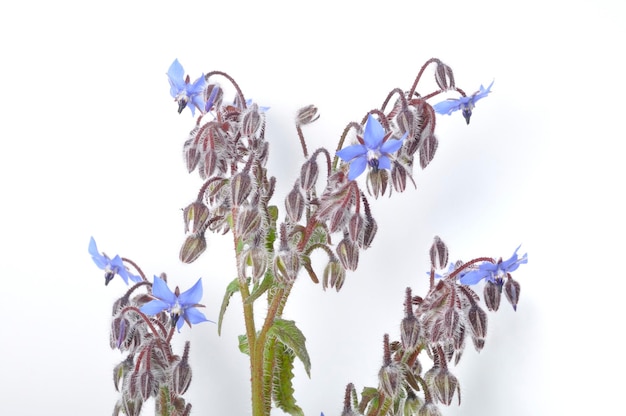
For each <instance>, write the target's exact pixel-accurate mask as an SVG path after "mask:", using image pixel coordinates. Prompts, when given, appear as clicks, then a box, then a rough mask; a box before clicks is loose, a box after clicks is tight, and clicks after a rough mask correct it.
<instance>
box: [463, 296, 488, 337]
mask: <svg viewBox="0 0 626 416" xmlns="http://www.w3.org/2000/svg"><path fill="white" fill-rule="evenodd" d="M467 320H468V321H469V323H470V327H471V328H472V333H473V334H474V336H476V337H478V338H485V337H486V336H487V313H486V312H485V311H483V310H482V309H481V308H480V306H478V305H477V304H473V305H472V306H471V307H470V308H469V311H468V312H467Z"/></svg>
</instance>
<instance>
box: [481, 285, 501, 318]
mask: <svg viewBox="0 0 626 416" xmlns="http://www.w3.org/2000/svg"><path fill="white" fill-rule="evenodd" d="M501 294H502V287H501V286H499V285H498V284H496V283H493V282H492V281H490V280H487V283H485V288H484V290H483V296H484V298H485V305H487V309H488V310H490V311H497V310H498V308H499V307H500V297H501Z"/></svg>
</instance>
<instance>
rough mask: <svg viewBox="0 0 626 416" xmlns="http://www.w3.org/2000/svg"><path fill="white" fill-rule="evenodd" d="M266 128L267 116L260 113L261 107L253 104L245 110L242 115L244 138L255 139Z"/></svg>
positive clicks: (242, 133)
mask: <svg viewBox="0 0 626 416" xmlns="http://www.w3.org/2000/svg"><path fill="white" fill-rule="evenodd" d="M264 127H265V116H264V114H263V113H262V112H261V111H259V106H258V105H257V104H256V103H253V104H252V105H251V106H250V107H248V108H247V109H246V110H244V112H243V114H242V115H241V135H242V136H244V137H254V136H256V135H257V134H258V133H259V132H261V131H262V130H263V128H264Z"/></svg>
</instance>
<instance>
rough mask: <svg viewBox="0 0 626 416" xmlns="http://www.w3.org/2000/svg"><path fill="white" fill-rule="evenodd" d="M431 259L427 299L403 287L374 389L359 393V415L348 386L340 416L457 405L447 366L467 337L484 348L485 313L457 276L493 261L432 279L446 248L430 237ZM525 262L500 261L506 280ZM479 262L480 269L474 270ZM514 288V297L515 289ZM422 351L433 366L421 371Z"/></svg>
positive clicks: (458, 266) (431, 411)
mask: <svg viewBox="0 0 626 416" xmlns="http://www.w3.org/2000/svg"><path fill="white" fill-rule="evenodd" d="M516 252H517V250H516ZM430 258H431V273H430V274H431V287H430V290H429V292H428V293H427V295H426V297H424V298H420V297H417V296H413V294H412V291H411V289H410V288H407V290H406V294H405V300H404V311H405V316H404V318H403V319H402V321H401V323H400V340H399V341H395V342H390V340H389V335H387V334H385V336H384V340H383V365H382V367H381V369H380V371H379V385H378V387H377V388H373V387H366V388H364V389H363V393H362V395H361V401H360V403H359V404H358V410H359V412H355V411H353V410H352V402H353V401H354V400H353V396H355V394H356V393H355V392H354V385H352V384H348V386H347V388H346V399H345V401H344V413H343V414H350V415H361V414H371V413H370V412H372V411H374V410H375V409H376V413H377V414H417V415H440V414H441V412H440V411H439V409H438V408H437V404H439V403H441V404H444V405H450V404H451V403H452V401H453V399H454V398H455V397H456V398H457V400H458V402H459V403H460V401H461V396H460V384H459V380H458V379H457V377H456V376H455V375H454V374H453V373H452V372H451V371H450V368H449V366H450V364H452V363H454V365H456V364H458V362H459V361H460V359H461V357H462V355H463V352H464V350H465V343H466V339H467V338H471V340H472V343H473V344H474V347H475V349H476V350H477V351H480V350H481V349H482V348H483V346H484V345H485V338H486V335H487V313H486V312H485V311H484V310H483V309H482V307H481V306H480V303H479V302H480V298H479V297H478V295H477V294H476V293H475V292H474V290H473V289H472V288H470V287H469V286H468V285H466V284H463V283H462V282H460V281H459V276H460V275H461V273H462V272H463V271H464V270H465V269H467V268H471V269H472V271H469V272H467V273H468V274H469V273H472V272H473V271H479V270H481V267H482V269H483V270H487V268H486V267H484V266H483V265H484V264H486V263H488V264H491V265H493V264H494V263H495V262H493V260H492V259H489V258H485V257H481V258H477V259H475V260H472V261H471V262H468V263H464V264H463V263H459V262H457V263H455V264H454V265H453V266H451V267H450V268H449V269H448V271H447V273H445V274H444V275H443V276H440V278H439V279H437V280H435V270H441V269H445V268H447V267H448V249H447V247H446V245H445V244H444V243H443V241H442V240H441V239H440V238H439V237H435V240H434V242H433V245H432V246H431V250H430ZM526 260H527V256H526V255H524V256H523V258H522V259H517V257H516V254H514V255H513V257H512V258H511V259H509V261H507V262H505V263H506V265H505V266H502V268H503V269H505V270H507V272H506V273H507V275H508V278H509V279H511V280H512V277H511V276H510V272H511V271H513V270H514V269H517V267H518V266H519V265H520V264H524V263H526ZM478 263H480V265H479V266H478V267H474V266H475V265H476V264H478ZM497 264H502V262H499V263H497ZM465 276H467V274H465ZM472 280H474V279H472ZM488 282H490V281H488ZM517 288H518V293H519V284H518V286H517ZM517 300H518V299H516V301H515V303H514V306H515V305H516V304H517ZM489 302H490V300H489V299H488V295H487V294H486V295H485V304H486V305H487V307H488V309H489V310H497V307H496V308H495V309H494V308H491V307H490V305H489ZM512 303H513V302H512ZM422 351H425V352H426V353H427V354H428V356H429V357H430V358H431V359H432V366H431V368H430V369H429V370H427V371H424V368H423V365H424V364H423V361H422V360H421V359H420V358H419V354H420V353H421V352H422ZM381 409H382V410H381ZM387 410H388V411H389V413H387Z"/></svg>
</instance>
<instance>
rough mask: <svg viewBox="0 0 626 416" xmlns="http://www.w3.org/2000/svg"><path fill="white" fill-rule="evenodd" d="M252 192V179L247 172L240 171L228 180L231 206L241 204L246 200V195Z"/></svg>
mask: <svg viewBox="0 0 626 416" xmlns="http://www.w3.org/2000/svg"><path fill="white" fill-rule="evenodd" d="M250 192H252V179H250V175H248V173H247V172H240V173H237V174H235V175H233V177H232V178H231V180H230V196H231V200H232V202H233V206H236V207H238V206H241V205H243V204H244V202H245V201H246V198H247V197H248V195H250Z"/></svg>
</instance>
